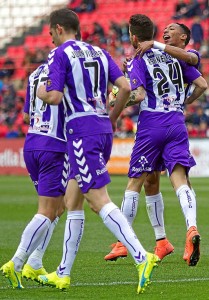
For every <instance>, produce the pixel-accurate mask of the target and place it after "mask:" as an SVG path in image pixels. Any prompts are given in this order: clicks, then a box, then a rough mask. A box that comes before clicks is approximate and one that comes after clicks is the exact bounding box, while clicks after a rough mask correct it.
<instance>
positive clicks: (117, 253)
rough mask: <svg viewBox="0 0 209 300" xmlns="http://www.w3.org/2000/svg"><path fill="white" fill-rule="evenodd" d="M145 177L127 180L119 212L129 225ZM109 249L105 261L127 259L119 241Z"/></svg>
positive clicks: (132, 219)
mask: <svg viewBox="0 0 209 300" xmlns="http://www.w3.org/2000/svg"><path fill="white" fill-rule="evenodd" d="M145 177H146V173H144V174H143V175H142V176H141V177H139V178H128V184H127V187H126V190H125V193H124V197H123V201H122V204H121V212H122V213H123V215H124V216H125V217H126V219H127V220H128V222H129V224H130V225H132V223H133V221H134V219H135V217H136V214H137V209H138V203H139V196H140V191H141V187H142V184H143V181H144V179H145ZM110 247H111V248H112V249H111V251H110V252H109V253H108V254H107V255H105V257H104V259H105V260H111V261H115V260H117V259H118V258H120V257H121V258H124V257H127V255H128V250H127V248H126V247H125V246H124V245H123V243H122V242H121V241H120V240H118V241H117V242H116V243H114V244H112V245H111V246H110Z"/></svg>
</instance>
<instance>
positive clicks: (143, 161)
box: [138, 156, 148, 169]
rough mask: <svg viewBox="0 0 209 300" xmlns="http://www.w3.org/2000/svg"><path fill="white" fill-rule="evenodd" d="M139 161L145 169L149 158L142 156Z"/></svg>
mask: <svg viewBox="0 0 209 300" xmlns="http://www.w3.org/2000/svg"><path fill="white" fill-rule="evenodd" d="M138 162H139V163H140V164H141V166H142V168H143V169H144V166H145V165H146V164H147V163H148V160H147V159H146V157H145V156H141V157H140V159H139V160H138Z"/></svg>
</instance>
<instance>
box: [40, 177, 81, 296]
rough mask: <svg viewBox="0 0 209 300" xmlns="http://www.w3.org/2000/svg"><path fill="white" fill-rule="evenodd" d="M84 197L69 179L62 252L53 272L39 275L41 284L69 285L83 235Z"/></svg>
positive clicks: (76, 185) (75, 182)
mask: <svg viewBox="0 0 209 300" xmlns="http://www.w3.org/2000/svg"><path fill="white" fill-rule="evenodd" d="M83 201H84V197H83V194H82V193H81V190H80V188H79V187H78V184H77V181H76V180H74V179H70V180H69V182H68V185H67V190H66V195H65V205H66V209H67V220H66V224H65V232H64V241H63V254H62V259H61V262H60V264H59V266H58V268H57V270H56V271H55V272H52V273H50V274H47V275H41V276H39V277H38V280H39V282H40V283H42V284H47V285H50V286H55V287H56V288H58V289H61V290H64V289H68V288H69V287H70V273H71V268H72V266H73V263H74V260H75V258H76V255H77V252H78V249H79V245H80V242H81V239H82V236H83V231H84V222H85V215H84V210H83Z"/></svg>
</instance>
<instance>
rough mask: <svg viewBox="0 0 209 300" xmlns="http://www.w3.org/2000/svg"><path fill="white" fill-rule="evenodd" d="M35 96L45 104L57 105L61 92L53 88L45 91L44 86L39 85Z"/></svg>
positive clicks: (60, 99) (60, 98) (61, 95)
mask: <svg viewBox="0 0 209 300" xmlns="http://www.w3.org/2000/svg"><path fill="white" fill-rule="evenodd" d="M37 96H38V97H39V98H40V99H41V100H43V101H44V102H45V103H47V104H50V105H58V104H59V103H60V102H61V101H62V97H63V93H61V92H59V91H55V90H53V91H49V92H47V91H46V86H45V85H40V87H39V88H38V91H37Z"/></svg>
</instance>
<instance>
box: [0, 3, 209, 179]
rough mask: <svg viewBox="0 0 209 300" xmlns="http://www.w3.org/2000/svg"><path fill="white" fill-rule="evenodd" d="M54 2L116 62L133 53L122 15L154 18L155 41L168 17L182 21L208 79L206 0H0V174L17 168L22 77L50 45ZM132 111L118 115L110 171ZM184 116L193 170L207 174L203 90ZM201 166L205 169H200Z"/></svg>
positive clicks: (208, 126)
mask: <svg viewBox="0 0 209 300" xmlns="http://www.w3.org/2000/svg"><path fill="white" fill-rule="evenodd" d="M60 7H69V8H71V9H73V10H74V11H76V12H77V13H78V15H79V18H80V21H81V33H82V39H83V40H84V41H87V42H89V43H92V44H96V45H99V46H101V47H103V48H105V49H107V50H108V52H109V53H110V54H111V55H112V56H113V58H114V59H115V60H116V62H117V63H118V65H119V66H121V65H122V62H123V61H124V59H125V58H126V57H127V56H131V55H132V54H133V49H132V46H131V45H130V43H129V35H128V20H129V17H130V16H131V15H132V14H135V13H142V14H146V15H148V16H149V17H150V18H151V19H152V20H153V22H154V24H155V28H156V30H155V39H156V40H159V41H162V35H163V30H164V28H165V26H166V25H168V24H169V23H172V22H180V23H184V24H186V25H187V26H188V27H189V28H190V29H191V31H192V38H191V41H190V43H189V45H188V47H187V49H188V48H195V49H197V50H198V51H199V52H200V53H201V56H202V63H201V70H200V71H201V72H202V74H203V76H204V77H205V78H206V80H207V81H208V82H209V1H208V0H169V1H167V0H138V1H137V0H106V1H104V0H71V1H63V0H33V1H28V0H0V138H1V143H0V144H1V146H0V174H1V173H2V172H3V174H5V173H6V174H7V173H8V174H10V173H11V172H10V171H9V170H8V169H7V170H6V171H5V167H6V168H7V167H8V168H9V167H10V166H16V165H19V166H18V167H20V168H22V166H21V165H22V161H21V160H22V156H21V151H22V150H21V149H22V144H23V140H24V136H25V134H26V132H27V126H26V125H25V124H24V122H23V118H22V110H23V106H24V98H25V93H26V86H27V80H28V76H29V74H30V73H31V72H32V71H33V70H34V69H35V68H36V67H37V66H38V65H39V64H41V63H42V62H44V61H46V59H47V55H48V52H49V51H50V49H51V48H53V44H52V42H51V37H50V35H49V26H48V21H47V16H48V15H49V13H50V12H51V11H52V10H54V9H56V8H60ZM137 114H138V108H137V107H135V106H133V107H129V108H127V109H125V110H124V112H123V114H122V115H121V117H120V120H119V122H118V130H117V132H116V133H115V137H116V138H122V139H123V142H124V143H123V142H122V144H121V142H117V145H115V146H114V149H113V156H114V153H115V156H116V157H117V156H122V154H121V149H124V152H125V153H124V155H125V158H124V157H123V159H124V160H123V161H122V162H121V161H120V162H118V161H115V162H114V166H113V170H112V172H113V173H118V172H119V173H121V172H120V170H121V164H124V163H125V170H126V165H127V164H128V156H129V152H130V151H129V149H130V145H129V141H128V142H126V141H125V139H127V138H128V139H131V144H132V141H133V137H134V133H135V129H136V121H137ZM185 120H186V124H187V128H188V132H189V136H190V138H191V140H192V152H193V155H194V156H195V158H196V159H197V160H198V159H199V162H198V164H199V166H200V169H201V172H200V171H195V174H194V175H198V174H199V173H201V175H200V176H208V175H209V162H208V161H207V157H209V153H208V151H209V150H208V149H207V138H208V137H209V90H207V91H206V92H205V93H204V95H203V96H202V97H201V98H200V99H198V101H196V102H195V103H194V104H193V105H190V106H187V107H186V108H185ZM11 138H12V140H11ZM21 138H22V139H21ZM117 140H118V139H117ZM11 147H12V148H11ZM122 147H123V148H122ZM118 149H119V151H118ZM127 149H128V151H127ZM122 152H123V151H122ZM208 159H209V158H208ZM124 161H125V162H124ZM118 166H119V168H118ZM205 167H207V168H205ZM203 169H204V170H206V169H207V171H206V172H204V174H203V172H202V170H203ZM1 170H2V171H1ZM118 170H119V171H118ZM125 170H124V171H122V173H124V172H126V171H125ZM24 172H25V171H24Z"/></svg>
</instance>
